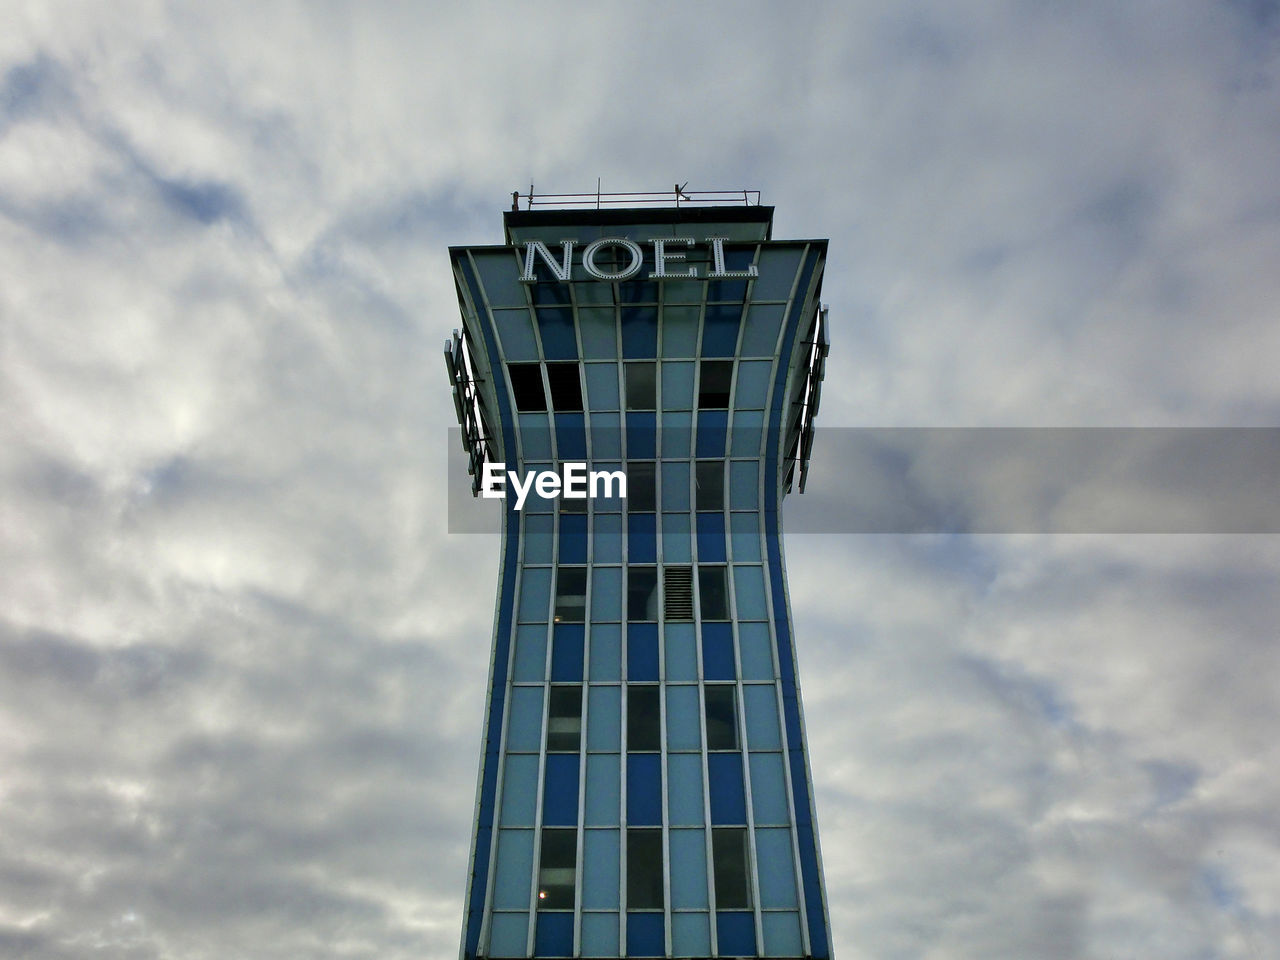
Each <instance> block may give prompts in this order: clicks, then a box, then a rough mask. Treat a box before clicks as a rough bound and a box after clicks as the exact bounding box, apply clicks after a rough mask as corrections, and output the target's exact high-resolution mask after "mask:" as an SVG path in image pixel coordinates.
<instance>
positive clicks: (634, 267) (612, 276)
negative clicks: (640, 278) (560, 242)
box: [582, 237, 644, 280]
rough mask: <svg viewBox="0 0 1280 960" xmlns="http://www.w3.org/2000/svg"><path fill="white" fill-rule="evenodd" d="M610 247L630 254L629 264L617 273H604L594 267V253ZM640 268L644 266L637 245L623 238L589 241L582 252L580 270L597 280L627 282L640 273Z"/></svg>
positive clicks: (602, 238) (642, 256)
mask: <svg viewBox="0 0 1280 960" xmlns="http://www.w3.org/2000/svg"><path fill="white" fill-rule="evenodd" d="M610 245H612V246H615V247H624V248H625V249H626V250H627V252H628V253H630V254H631V263H630V264H629V265H628V266H627V267H626V268H625V269H622V270H619V271H618V272H617V273H605V272H604V271H603V270H601V269H600V268H599V267H597V266H596V251H597V250H599V249H600V248H601V247H604V246H610ZM642 266H644V254H643V253H642V252H641V251H640V246H639V244H636V243H632V242H631V241H630V240H628V239H626V238H625V237H601V238H600V239H599V240H593V241H591V243H589V244H587V247H586V249H585V250H583V251H582V269H583V270H586V271H587V274H588V275H589V276H592V277H595V278H596V279H597V280H629V279H631V278H632V277H634V276H635V275H636V274H637V273H639V272H640V268H641V267H642Z"/></svg>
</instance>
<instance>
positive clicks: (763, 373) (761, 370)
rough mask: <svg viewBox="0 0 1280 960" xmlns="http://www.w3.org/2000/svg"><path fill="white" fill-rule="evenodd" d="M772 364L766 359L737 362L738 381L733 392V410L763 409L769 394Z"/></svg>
mask: <svg viewBox="0 0 1280 960" xmlns="http://www.w3.org/2000/svg"><path fill="white" fill-rule="evenodd" d="M772 374H773V364H772V363H770V362H769V361H767V360H743V361H742V362H741V363H739V364H738V381H737V386H736V388H735V389H734V392H733V407H734V409H735V410H763V409H764V408H765V401H766V398H767V397H768V395H769V378H770V377H771V376H772Z"/></svg>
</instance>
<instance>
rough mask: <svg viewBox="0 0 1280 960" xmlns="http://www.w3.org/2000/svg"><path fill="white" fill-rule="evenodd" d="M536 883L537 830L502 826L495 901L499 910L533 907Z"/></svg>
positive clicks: (499, 835) (499, 839)
mask: <svg viewBox="0 0 1280 960" xmlns="http://www.w3.org/2000/svg"><path fill="white" fill-rule="evenodd" d="M532 884H533V831H532V830H499V831H498V862H497V865H496V868H495V871H494V885H493V905H494V907H496V908H497V909H499V910H504V909H509V910H527V909H529V894H530V887H531V886H532Z"/></svg>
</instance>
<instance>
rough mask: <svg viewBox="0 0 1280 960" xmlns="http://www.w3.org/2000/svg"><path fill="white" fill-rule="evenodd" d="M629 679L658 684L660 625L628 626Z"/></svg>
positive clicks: (634, 624) (635, 624)
mask: <svg viewBox="0 0 1280 960" xmlns="http://www.w3.org/2000/svg"><path fill="white" fill-rule="evenodd" d="M627 679H628V680H631V681H637V682H642V683H643V682H657V679H658V625H657V624H656V623H631V624H628V625H627Z"/></svg>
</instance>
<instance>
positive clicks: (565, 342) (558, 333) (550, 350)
mask: <svg viewBox="0 0 1280 960" xmlns="http://www.w3.org/2000/svg"><path fill="white" fill-rule="evenodd" d="M537 315H538V334H539V335H540V336H541V337H542V355H543V356H545V357H546V358H547V359H548V360H577V359H578V339H577V336H576V335H575V334H574V330H573V311H572V310H571V309H569V308H568V307H538V309H537Z"/></svg>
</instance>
